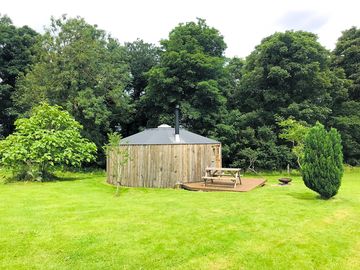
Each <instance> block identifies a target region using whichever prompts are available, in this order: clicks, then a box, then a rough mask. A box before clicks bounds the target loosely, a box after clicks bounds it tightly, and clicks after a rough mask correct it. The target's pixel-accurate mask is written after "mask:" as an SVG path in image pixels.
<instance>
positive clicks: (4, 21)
mask: <svg viewBox="0 0 360 270" xmlns="http://www.w3.org/2000/svg"><path fill="white" fill-rule="evenodd" d="M37 35H38V34H37V33H36V32H35V31H34V30H32V29H31V28H29V27H28V26H23V27H16V26H14V25H13V23H12V21H11V19H10V18H9V17H7V16H6V15H4V16H1V14H0V108H1V109H0V137H1V136H7V135H8V134H10V133H11V132H12V129H13V123H14V121H15V118H14V116H13V115H12V113H11V112H12V109H13V102H12V100H11V95H12V93H13V92H14V89H15V84H16V80H17V77H18V76H19V75H20V74H22V73H25V71H26V69H27V68H28V67H29V65H30V64H31V62H32V56H33V54H34V50H33V49H32V46H33V44H34V43H35V42H36V38H37Z"/></svg>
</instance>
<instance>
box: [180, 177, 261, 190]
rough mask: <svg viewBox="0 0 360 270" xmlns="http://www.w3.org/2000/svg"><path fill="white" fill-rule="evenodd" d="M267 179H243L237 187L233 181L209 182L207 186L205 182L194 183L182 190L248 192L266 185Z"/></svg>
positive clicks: (186, 185)
mask: <svg viewBox="0 0 360 270" xmlns="http://www.w3.org/2000/svg"><path fill="white" fill-rule="evenodd" d="M265 182H266V180H265V179H254V178H241V183H242V184H241V185H236V187H235V188H234V183H233V182H232V181H229V182H224V181H221V182H219V181H215V180H214V183H211V182H208V183H206V186H205V184H204V182H193V183H185V184H182V188H183V189H186V190H191V191H200V190H201V191H230V192H246V191H250V190H252V189H254V188H256V187H259V186H263V185H265Z"/></svg>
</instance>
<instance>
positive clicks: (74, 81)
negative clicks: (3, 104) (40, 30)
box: [13, 16, 132, 147]
mask: <svg viewBox="0 0 360 270" xmlns="http://www.w3.org/2000/svg"><path fill="white" fill-rule="evenodd" d="M37 51H38V53H37V55H36V63H35V64H34V65H32V66H31V69H30V72H29V73H28V74H27V75H26V76H23V77H22V78H20V80H19V83H18V85H17V90H16V92H15V95H14V96H13V99H14V102H15V103H16V105H17V108H18V109H19V110H21V111H22V112H23V113H26V112H27V111H28V110H30V108H31V107H32V106H34V105H37V104H39V103H40V102H43V101H46V102H48V103H49V104H57V105H61V106H62V107H63V108H65V109H66V110H67V111H68V112H69V113H70V114H71V115H73V116H74V117H75V119H76V120H77V121H79V122H80V123H81V124H82V125H83V127H84V131H83V132H84V135H85V136H86V137H87V138H88V139H90V140H92V141H93V142H95V143H96V145H97V146H98V147H101V146H102V145H104V143H105V142H106V134H107V133H108V132H109V131H110V130H112V129H115V126H117V125H121V124H123V123H126V122H127V121H129V119H130V113H131V110H132V108H131V106H130V104H129V97H128V95H127V94H126V93H125V87H126V85H127V84H128V83H129V74H130V72H129V67H128V65H127V63H126V54H125V50H124V48H123V47H122V46H120V44H119V43H118V41H117V40H115V39H113V38H111V37H110V36H109V35H107V34H106V33H105V32H104V31H102V30H99V29H98V28H97V26H96V25H95V26H94V25H90V24H88V23H86V22H85V21H84V19H82V18H70V19H67V18H66V17H65V16H64V17H62V18H60V19H54V18H52V20H51V25H50V27H49V28H48V29H47V31H46V33H45V34H44V36H43V38H42V40H41V42H39V44H38V47H37Z"/></svg>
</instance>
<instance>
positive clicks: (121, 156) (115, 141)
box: [103, 132, 129, 196]
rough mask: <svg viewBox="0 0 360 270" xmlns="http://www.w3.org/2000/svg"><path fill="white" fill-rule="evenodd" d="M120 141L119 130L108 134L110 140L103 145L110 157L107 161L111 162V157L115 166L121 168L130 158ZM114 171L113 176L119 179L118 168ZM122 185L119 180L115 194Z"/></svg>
mask: <svg viewBox="0 0 360 270" xmlns="http://www.w3.org/2000/svg"><path fill="white" fill-rule="evenodd" d="M120 143H121V135H120V134H119V133H117V132H113V133H109V134H108V142H107V144H105V145H104V147H103V148H104V152H105V154H106V158H107V159H108V160H107V162H110V159H111V160H112V161H111V162H113V166H114V168H120V167H121V166H123V165H125V164H126V163H127V162H128V160H129V153H128V151H127V150H126V149H124V148H121V147H119V146H120ZM108 173H110V172H108ZM112 173H113V175H112V176H111V177H112V178H113V179H119V175H118V173H119V171H118V170H113V171H112ZM120 185H121V183H120V182H119V181H117V185H116V194H115V196H118V195H119V189H120Z"/></svg>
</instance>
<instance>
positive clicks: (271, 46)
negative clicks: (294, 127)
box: [231, 31, 347, 169]
mask: <svg viewBox="0 0 360 270" xmlns="http://www.w3.org/2000/svg"><path fill="white" fill-rule="evenodd" d="M239 73H240V76H239V78H240V81H239V83H238V85H237V86H236V88H237V89H236V91H235V92H234V95H233V102H232V105H231V106H232V108H234V109H235V110H236V109H237V110H238V111H239V114H240V115H243V116H244V117H241V120H242V121H244V122H243V123H241V124H239V126H241V127H242V130H241V129H239V128H235V130H237V132H238V133H242V132H243V130H244V128H245V127H246V128H247V129H252V130H254V132H255V134H259V136H258V140H263V141H259V142H258V144H259V145H260V146H261V147H258V146H255V145H253V146H242V149H244V148H246V147H250V148H251V149H253V150H256V149H258V150H257V151H260V152H259V155H258V159H257V162H258V166H260V167H262V168H266V169H270V168H273V167H274V166H275V168H277V169H280V168H283V166H286V165H287V164H289V163H290V164H293V163H294V155H292V154H291V153H290V149H289V147H288V144H287V143H286V142H285V141H283V140H278V138H279V133H280V128H279V126H278V125H277V122H276V120H277V119H278V118H279V117H280V118H283V119H287V118H289V117H292V118H293V119H296V120H297V121H304V123H307V124H309V125H313V124H315V122H316V121H317V120H319V121H321V122H325V123H326V122H327V121H328V119H329V116H330V115H331V113H332V108H333V107H334V104H339V103H341V101H342V100H345V99H346V96H347V89H346V87H345V84H344V82H343V81H344V80H343V78H340V77H338V74H337V72H336V71H333V70H332V69H330V52H328V51H327V50H326V49H325V48H324V47H323V46H322V45H321V44H320V43H319V42H318V41H317V36H316V35H314V34H312V33H309V32H303V31H286V32H284V33H275V34H273V35H271V36H269V37H267V38H265V39H263V40H262V42H261V44H259V45H258V46H256V48H255V50H254V51H253V52H252V53H251V54H250V55H249V56H248V57H247V58H246V61H245V64H244V65H243V67H242V68H241V70H240V72H239ZM245 116H246V117H245ZM234 123H239V121H237V122H234ZM260 130H262V131H265V130H266V132H265V133H266V134H268V135H269V136H260V134H262V133H263V132H260ZM257 131H258V132H257ZM242 139H243V138H241V137H239V140H242ZM239 144H242V143H241V142H240V143H239ZM269 149H270V150H269ZM270 153H271V154H270ZM239 156H241V154H239ZM265 157H268V158H269V159H271V162H270V161H269V160H267V159H265ZM274 163H275V164H274Z"/></svg>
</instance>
